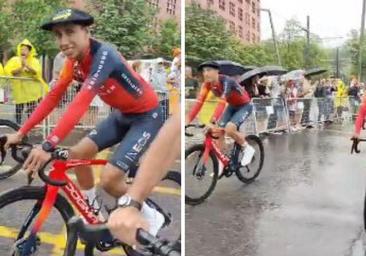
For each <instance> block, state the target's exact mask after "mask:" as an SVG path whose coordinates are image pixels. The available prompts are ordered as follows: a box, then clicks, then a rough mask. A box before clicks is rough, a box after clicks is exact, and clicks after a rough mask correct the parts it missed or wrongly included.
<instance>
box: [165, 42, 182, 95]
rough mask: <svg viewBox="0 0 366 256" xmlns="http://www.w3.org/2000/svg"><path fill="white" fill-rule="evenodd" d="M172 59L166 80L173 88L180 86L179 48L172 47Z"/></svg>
mask: <svg viewBox="0 0 366 256" xmlns="http://www.w3.org/2000/svg"><path fill="white" fill-rule="evenodd" d="M172 55H173V61H172V65H171V68H170V73H169V75H168V82H169V83H170V84H171V85H172V86H173V87H175V88H180V74H181V70H180V68H181V51H180V48H174V49H173V52H172Z"/></svg>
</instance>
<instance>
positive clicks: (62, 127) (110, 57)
mask: <svg viewBox="0 0 366 256" xmlns="http://www.w3.org/2000/svg"><path fill="white" fill-rule="evenodd" d="M115 66H116V56H115V54H114V52H113V51H110V50H108V48H104V47H101V48H100V49H99V50H98V51H97V53H96V54H95V55H94V59H93V63H92V66H91V71H90V74H89V75H88V77H87V79H86V80H85V82H84V83H83V85H82V87H81V90H80V92H79V93H78V94H77V95H76V97H75V98H74V100H73V101H72V102H71V104H70V105H69V107H68V108H67V110H66V112H65V113H64V115H63V116H62V117H61V119H60V120H59V122H58V123H57V125H56V127H55V129H54V130H53V131H52V133H51V134H50V135H49V136H48V137H47V141H49V142H50V143H51V144H52V145H53V146H56V145H57V144H58V143H60V142H61V141H62V140H63V139H64V138H65V137H66V136H67V135H68V134H69V133H70V131H71V130H72V129H73V128H74V127H75V125H76V124H77V123H78V122H79V121H80V119H81V118H82V117H83V115H84V114H85V112H86V111H87V110H88V109H89V106H90V103H91V102H92V100H93V98H94V97H95V96H96V95H97V92H98V89H99V87H101V86H102V85H103V84H104V82H105V81H106V80H107V79H108V78H109V76H110V75H111V73H112V72H113V71H114V68H115Z"/></svg>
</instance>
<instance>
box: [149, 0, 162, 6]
mask: <svg viewBox="0 0 366 256" xmlns="http://www.w3.org/2000/svg"><path fill="white" fill-rule="evenodd" d="M148 3H149V5H150V6H151V7H154V8H158V7H159V0H149V1H148Z"/></svg>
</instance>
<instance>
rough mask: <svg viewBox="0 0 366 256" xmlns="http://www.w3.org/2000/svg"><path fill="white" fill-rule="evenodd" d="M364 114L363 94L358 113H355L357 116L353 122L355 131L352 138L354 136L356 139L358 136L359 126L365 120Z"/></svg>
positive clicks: (364, 98) (365, 112)
mask: <svg viewBox="0 0 366 256" xmlns="http://www.w3.org/2000/svg"><path fill="white" fill-rule="evenodd" d="M365 116H366V95H364V96H363V98H362V103H361V105H360V108H359V110H358V114H357V118H356V122H355V132H354V134H353V136H352V138H356V139H359V138H360V133H361V128H362V126H363V123H364V121H365Z"/></svg>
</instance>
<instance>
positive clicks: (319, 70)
mask: <svg viewBox="0 0 366 256" xmlns="http://www.w3.org/2000/svg"><path fill="white" fill-rule="evenodd" d="M327 71H328V70H327V69H325V68H311V69H308V70H306V71H305V74H304V76H315V75H320V74H323V73H325V72H327Z"/></svg>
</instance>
